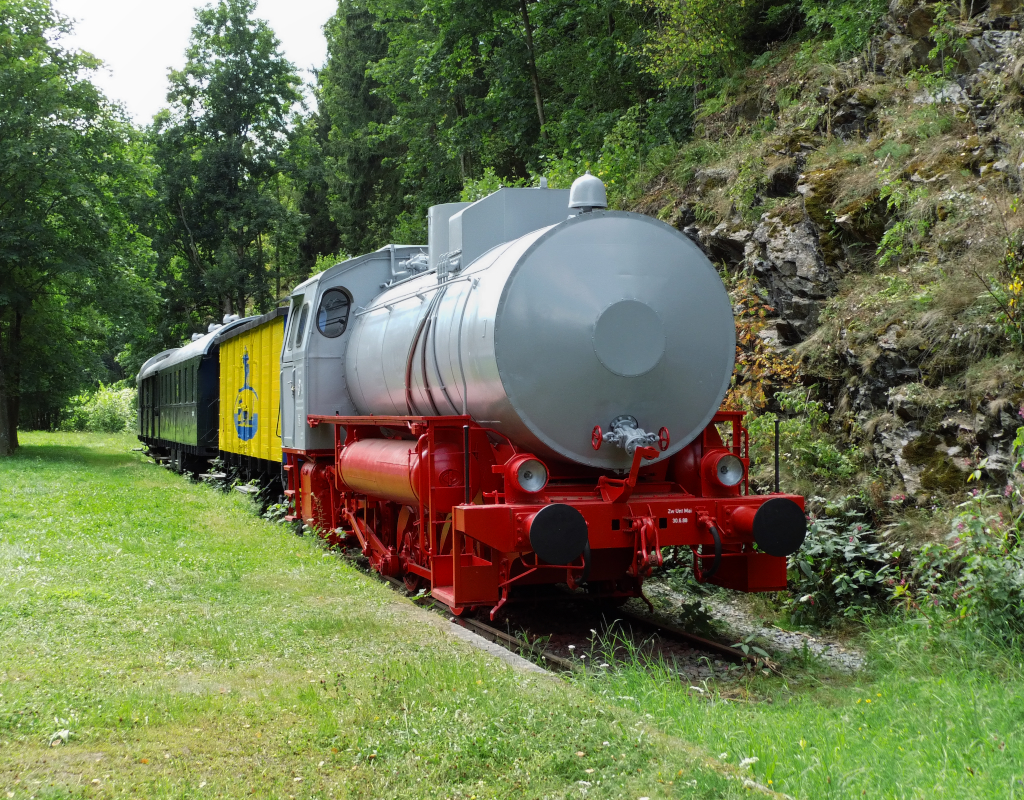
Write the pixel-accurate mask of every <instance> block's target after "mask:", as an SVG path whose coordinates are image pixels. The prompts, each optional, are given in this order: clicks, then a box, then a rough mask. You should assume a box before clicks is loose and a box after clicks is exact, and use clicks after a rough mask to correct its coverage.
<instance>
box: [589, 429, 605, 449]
mask: <svg viewBox="0 0 1024 800" xmlns="http://www.w3.org/2000/svg"><path fill="white" fill-rule="evenodd" d="M603 441H604V434H603V433H601V426H600V425H595V426H594V430H593V432H592V433H591V434H590V444H591V445H592V446H593V448H594V449H595V450H600V449H601V442H603Z"/></svg>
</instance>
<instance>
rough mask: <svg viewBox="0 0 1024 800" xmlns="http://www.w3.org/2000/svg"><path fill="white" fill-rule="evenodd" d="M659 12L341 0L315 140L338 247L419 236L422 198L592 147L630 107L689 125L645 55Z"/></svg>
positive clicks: (532, 2) (511, 176)
mask: <svg viewBox="0 0 1024 800" xmlns="http://www.w3.org/2000/svg"><path fill="white" fill-rule="evenodd" d="M656 19H657V14H656V11H655V10H654V9H652V8H650V7H647V6H643V5H637V4H634V3H632V2H629V0H492V1H491V2H487V3H481V2H478V0H339V4H338V12H337V14H336V15H335V16H334V18H333V19H332V20H331V22H330V23H329V24H328V25H327V26H326V29H325V32H326V34H327V42H328V61H327V64H326V65H325V67H324V69H323V70H322V71H321V72H320V74H319V77H318V98H319V110H318V117H317V134H316V137H315V141H316V147H318V148H320V152H321V153H322V154H323V161H322V163H324V164H325V165H326V166H327V169H326V170H325V172H324V174H323V175H322V176H321V179H322V184H319V186H320V187H325V190H326V196H327V198H328V200H329V203H330V210H331V216H332V219H333V220H334V222H335V223H336V225H337V227H338V230H339V233H340V238H341V242H342V244H343V247H344V248H345V249H346V250H347V251H348V252H362V251H365V250H369V249H372V248H374V247H379V246H380V245H382V244H385V243H386V242H388V241H394V240H399V241H414V240H422V239H423V238H424V237H425V234H426V231H425V225H424V224H423V218H424V214H425V212H426V209H427V207H428V206H430V205H432V204H434V203H444V202H449V201H452V200H456V199H458V197H459V195H460V193H461V191H462V189H463V188H464V186H465V185H466V183H467V181H475V180H478V179H480V178H482V177H483V176H484V175H494V176H495V177H496V179H497V180H498V181H501V182H503V183H506V184H508V183H514V182H518V181H524V180H529V179H530V176H531V175H532V174H534V173H537V172H541V171H543V170H544V165H545V163H547V162H546V160H545V159H547V158H551V157H555V158H561V157H563V156H569V157H570V158H582V159H584V160H594V159H596V157H597V155H598V154H599V153H600V151H601V149H602V148H603V147H604V144H605V139H606V137H607V136H608V135H609V134H610V133H611V132H612V131H613V130H614V129H615V126H616V125H617V124H618V123H619V121H620V120H621V119H622V118H623V117H624V116H625V115H627V114H630V113H631V116H630V119H631V120H632V119H639V118H643V120H644V122H645V126H644V127H645V137H646V138H647V139H650V138H651V136H650V135H649V134H648V132H649V131H651V130H657V131H658V132H661V133H664V132H666V131H669V130H670V129H673V130H681V129H682V128H685V124H686V123H688V121H689V116H688V114H687V113H685V112H683V113H680V112H679V108H678V104H675V103H674V102H662V101H663V99H664V93H663V92H662V89H661V87H660V86H659V81H658V79H657V76H655V75H654V74H652V73H650V72H648V71H646V70H645V69H644V65H643V63H642V62H643V55H642V53H643V46H644V44H645V42H646V39H647V36H648V27H649V26H650V25H651V24H653V23H654V22H655V20H656ZM655 101H657V102H655ZM638 107H640V108H642V109H643V111H642V113H638V112H637V111H636V110H635V109H637V108H638ZM631 109H634V111H632V112H630V110H631ZM652 116H657V117H658V119H656V120H654V124H653V125H650V124H647V123H648V122H650V118H651V117H652ZM680 123H682V124H680ZM310 130H311V129H310ZM325 131H329V133H325ZM664 135H668V134H664ZM662 141H664V138H663V139H662ZM659 143H660V142H659ZM311 177H315V176H311Z"/></svg>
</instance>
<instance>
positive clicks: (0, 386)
mask: <svg viewBox="0 0 1024 800" xmlns="http://www.w3.org/2000/svg"><path fill="white" fill-rule="evenodd" d="M13 451H14V447H13V446H12V445H11V431H10V425H9V424H8V422H7V380H6V377H5V373H4V351H3V340H2V339H0V458H2V457H3V456H9V455H10V454H11V453H12V452H13Z"/></svg>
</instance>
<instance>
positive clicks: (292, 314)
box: [284, 294, 303, 350]
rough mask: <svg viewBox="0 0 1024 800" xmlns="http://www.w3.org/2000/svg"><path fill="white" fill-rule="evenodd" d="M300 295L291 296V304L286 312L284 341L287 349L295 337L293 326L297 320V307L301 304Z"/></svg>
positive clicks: (290, 347) (290, 346)
mask: <svg viewBox="0 0 1024 800" xmlns="http://www.w3.org/2000/svg"><path fill="white" fill-rule="evenodd" d="M302 297H303V296H302V295H301V294H300V295H296V296H295V297H293V298H292V306H291V309H290V310H289V312H288V332H287V333H286V334H285V337H284V341H285V343H286V344H287V346H288V349H289V350H291V349H292V345H293V344H294V339H295V327H296V325H297V324H298V321H299V307H300V306H301V305H302Z"/></svg>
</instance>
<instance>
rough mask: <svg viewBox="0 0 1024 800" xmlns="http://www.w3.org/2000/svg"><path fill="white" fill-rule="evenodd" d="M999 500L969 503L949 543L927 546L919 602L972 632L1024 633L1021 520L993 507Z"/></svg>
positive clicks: (916, 569) (919, 562)
mask: <svg viewBox="0 0 1024 800" xmlns="http://www.w3.org/2000/svg"><path fill="white" fill-rule="evenodd" d="M994 500H997V497H996V496H993V495H984V494H978V495H976V496H975V497H973V498H971V499H970V500H968V501H967V502H966V503H963V504H961V505H960V506H959V508H961V509H963V511H962V513H961V514H959V515H958V516H957V517H956V518H955V519H954V520H953V524H952V530H951V531H950V533H949V535H948V537H947V540H946V541H945V542H933V543H931V544H928V545H925V546H924V547H923V548H922V549H921V551H920V552H919V553H918V555H917V557H916V559H915V563H914V565H913V571H912V576H913V580H914V587H915V588H916V590H917V594H918V599H919V600H924V601H925V605H926V607H927V606H931V607H932V608H935V609H939V610H942V611H946V612H948V613H950V614H952V616H953V617H954V618H955V619H957V620H959V621H961V622H963V623H965V624H968V625H970V626H972V627H978V628H983V629H987V630H990V631H992V632H994V633H997V634H1000V635H1005V636H1014V635H1020V634H1022V633H1024V550H1022V548H1021V546H1020V524H1021V517H1020V516H1017V517H1015V518H1011V517H1010V514H1009V513H1007V512H1006V511H1005V510H1003V511H1000V510H998V508H997V507H993V505H992V501H994Z"/></svg>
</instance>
